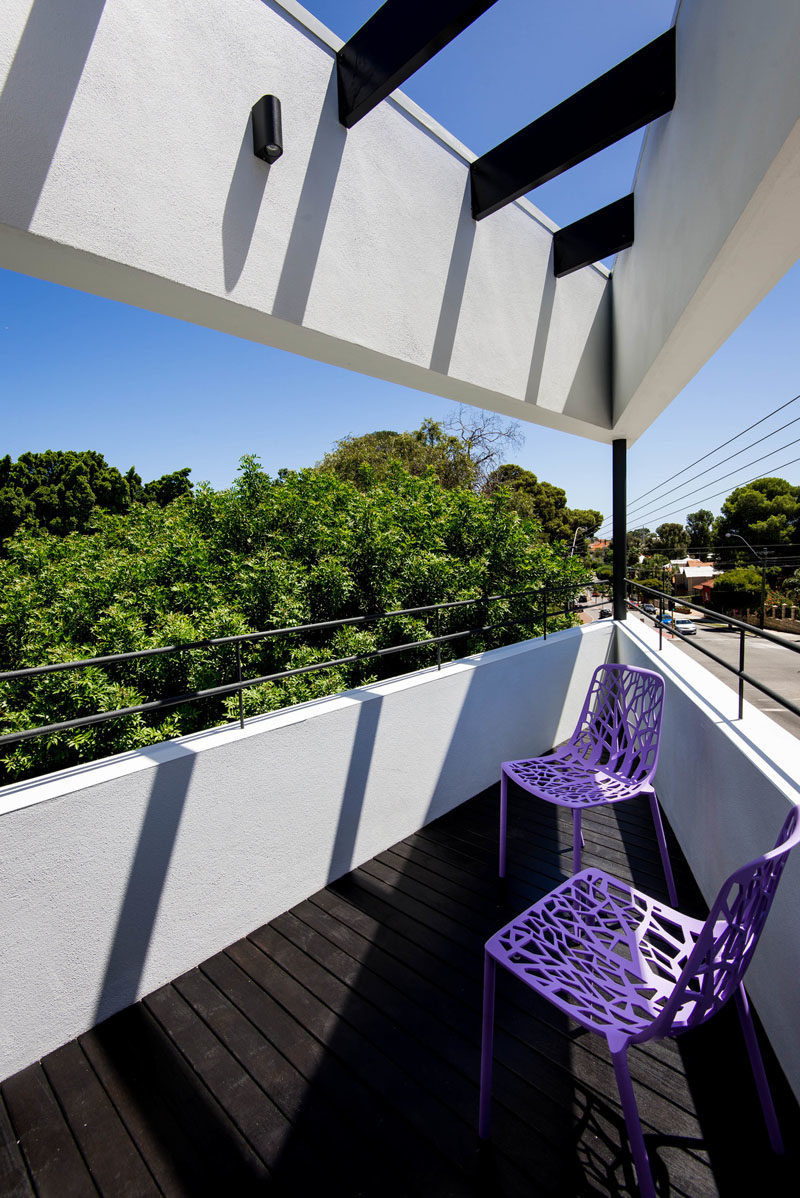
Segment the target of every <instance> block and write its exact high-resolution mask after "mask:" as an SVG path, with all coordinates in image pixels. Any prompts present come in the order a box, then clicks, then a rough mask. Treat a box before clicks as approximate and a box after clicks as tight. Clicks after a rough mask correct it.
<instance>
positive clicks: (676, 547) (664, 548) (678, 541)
mask: <svg viewBox="0 0 800 1198" xmlns="http://www.w3.org/2000/svg"><path fill="white" fill-rule="evenodd" d="M688 548H689V538H688V536H687V533H686V529H685V528H684V527H683V525H682V524H674V523H672V524H671V523H667V524H659V525H658V527H657V528H656V532H655V537H654V539H653V540H652V541H651V543H650V551H651V552H652V553H661V554H663V555H664V556H665V557H666V558H668V559H669V560H670V561H671V560H673V559H675V558H679V557H686V555H687V551H688Z"/></svg>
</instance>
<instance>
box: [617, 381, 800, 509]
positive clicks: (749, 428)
mask: <svg viewBox="0 0 800 1198" xmlns="http://www.w3.org/2000/svg"><path fill="white" fill-rule="evenodd" d="M798 399H800V395H795V397H794V399H789V400H787V401H786V403H783V404H781V405H780V407H778V408H775V410H774V411H772V412H768V413H767V415H766V416H762V417H761V419H760V420H756V422H755V423H754V424H750V425H748V426H747V428H743V429H742V431H741V432H740V433H737V434H736V436H735V437H729V438H728V440H727V441H723V442H722V444H721V445H718V446H717V447H716V449H710V450H709V451H708V453H704V454H703V456H702V457H701V458H697V460H696V461H694V462H690V463H689V465H688V466H684V467H683V469H682V470H678V471H677V472H676V473H675V474H671V475H670V476H669V478H665V479H664V481H663V482H660V483H657V484H656V485H655V486H654V487H651V488H650V490H649V491H645V492H644V493H643V494H642V495H639V496H637V498H636V499H632V500H631V505H633V504H637V503H638V502H639V500H640V499H646V498H647V496H648V495H652V494H653V491H660V490H661V488H662V487H665V486H666V485H667V483H671V482H672V480H673V479H674V478H679V477H680V476H681V475H682V474H685V473H686V471H687V470H691V469H692V467H693V466H699V465H700V463H701V462H705V461H706V459H707V458H710V457H713V456H714V454H715V453H718V452H719V451H720V449H725V448H726V446H728V445H732V444H733V442H734V441H738V440H739V438H740V437H743V436H744V435H745V433H749V432H751V431H752V429H754V428H758V426H759V425H760V424H763V423H764V421H765V420H769V419H770V417H771V416H777V414H778V412H782V411H783V410H784V408H788V407H789V406H790V405H791V404H793V403H797V401H798ZM756 444H757V442H756ZM717 465H718V466H721V465H722V463H721V462H717ZM711 469H712V470H713V469H714V467H713V466H712V467H711Z"/></svg>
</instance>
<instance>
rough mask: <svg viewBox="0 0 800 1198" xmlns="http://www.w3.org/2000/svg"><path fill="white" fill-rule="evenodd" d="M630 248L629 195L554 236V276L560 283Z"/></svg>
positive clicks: (630, 213)
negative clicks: (565, 277) (591, 265)
mask: <svg viewBox="0 0 800 1198" xmlns="http://www.w3.org/2000/svg"><path fill="white" fill-rule="evenodd" d="M629 245H633V195H632V194H631V195H628V196H623V197H622V199H621V200H614V203H613V204H608V205H607V206H606V207H605V208H598V210H597V212H592V213H591V215H590V216H584V217H582V219H581V220H576V221H575V222H574V223H573V224H571V225H566V226H565V227H564V228H563V229H559V230H558V232H557V233H554V234H553V274H554V275H555V276H556V278H557V279H560V278H562V277H563V276H564V275H570V274H572V272H573V270H580V268H581V267H582V266H589V265H590V264H591V263H592V262H599V260H600V259H601V258H607V257H608V255H609V254H616V253H617V252H618V251H619V250H626V249H627V248H628V246H629Z"/></svg>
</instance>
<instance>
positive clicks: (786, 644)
mask: <svg viewBox="0 0 800 1198" xmlns="http://www.w3.org/2000/svg"><path fill="white" fill-rule="evenodd" d="M625 583H626V587H627V588H628V589H630V588H635V589H636V590H637V591H639V592H640V593H644V594H647V595H653V596H654V597H655V598H657V599H658V600H659V607H660V611H659V614H658V615H657V616H651V615H649V613H648V612H642V614H643V615H644V616H647V617H648V618H649V619H651V620H652V621H653V623H654V624H655V625H656V626H657V627H658V633H659V637H658V647H659V649H660V648H661V640H662V633H663V629H664V625H663V622H662V619H663V615H664V600H667V602H669V603H671V604H673V606H674V604H675V603H678V604H680V606H681V607H688V608H689V609H690V610H691V611H696V612H699V613H700V614H701V615H703V616H712V617H713V618H714V619H715V620H722V621H723V622H724V623H726V624H728V625H729V626H730V627H731V628H736V629H738V631H739V666H738V669H737V667H736V666H732V665H731V664H730V662H728V661H725V660H724V659H723V658H722V657H719V656H718V655H717V654H716V653H713V652H712V651H711V650H710V649H706V648H705V646H703V645H698V644H697V642H696V640H693V639H690V638H689V637H688V636H685V635H684V633H682V632H680V631H679V629H678V628H676V627H675V622H674V620H673V623H672V626H671V628H670V630H669V631H670V632H671V633H672V635H673V636H677V637H680V639H681V640H682V641H685V642H686V643H687V644H689V645H691V647H692V649H694V650H695V651H696V652H697V653H702V654H703V655H704V656H705V657H709V658H711V660H712V661H715V662H716V663H717V665H719V666H722V668H723V669H725V670H727V671H728V673H729V674H735V675H736V677H737V678H738V680H739V717H738V718H739V719H742V716H743V715H744V684H745V682H746V683H747V684H748V686H753V687H755V689H756V690H758V691H761V693H762V694H763V695H766V696H767V697H768V698H770V699H772V700H773V701H774V702H775V703H779V704H780V705H781V707H785V708H786V710H787V711H791V712H792V714H793V715H796V716H800V706H798V705H797V704H796V703H793V702H792V701H791V699H786V698H785V697H784V696H783V695H779V694H778V693H777V691H774V690H773V689H772V687H770V686H767V685H766V683H764V682H759V681H758V679H757V678H754V677H753V676H752V674H748V673H747V672H746V671H745V668H744V661H745V634H749V635H751V636H756V637H760V638H761V639H762V640H765V641H771V642H772V643H773V644H775V645H780V647H781V648H782V649H788V650H789V651H790V652H791V653H800V645H798V644H795V643H794V642H793V641H786V640H784V639H783V637H780V636H777V635H776V634H775V633H774V632H769V631H768V630H767V629H765V628H757V627H756V626H755V624H747V623H746V622H745V621H744V620H737V619H736V617H735V616H728V615H726V614H725V613H724V612H720V611H714V610H713V608H708V607H700V606H699V605H698V604H697V603H691V602H690V601H689V600H688V599H684V598H683V597H682V596H675V595H668V594H667V592H666V591H659V590H656V588H655V587H648V586H644V585H643V584H642V583H640V582H637V581H636V579H635V578H626V579H625Z"/></svg>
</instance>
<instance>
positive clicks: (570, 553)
mask: <svg viewBox="0 0 800 1198" xmlns="http://www.w3.org/2000/svg"><path fill="white" fill-rule="evenodd" d="M579 532H586V529H585V528H576V529H575V536H574V537H573V538H572V548H571V549H570V551H569V555H570V557H572V555H573V553H574V552H575V542H576V541H577V539H578V533H579Z"/></svg>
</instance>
